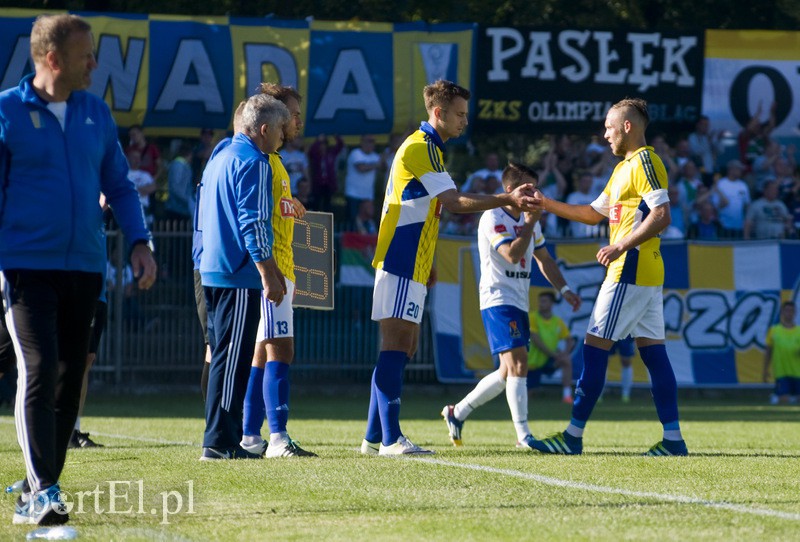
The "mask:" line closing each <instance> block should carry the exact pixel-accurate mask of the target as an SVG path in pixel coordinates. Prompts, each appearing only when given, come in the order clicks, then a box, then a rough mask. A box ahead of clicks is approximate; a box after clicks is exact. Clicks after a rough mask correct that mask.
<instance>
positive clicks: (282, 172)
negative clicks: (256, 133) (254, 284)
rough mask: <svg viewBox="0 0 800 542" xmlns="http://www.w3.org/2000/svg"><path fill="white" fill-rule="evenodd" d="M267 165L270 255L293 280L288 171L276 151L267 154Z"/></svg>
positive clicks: (292, 228)
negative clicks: (270, 228) (269, 197)
mask: <svg viewBox="0 0 800 542" xmlns="http://www.w3.org/2000/svg"><path fill="white" fill-rule="evenodd" d="M269 165H270V166H271V167H272V201H273V208H272V231H273V234H274V241H273V246H272V255H273V257H274V258H275V263H276V264H278V269H280V270H281V273H283V275H284V276H285V277H286V278H287V279H288V280H291V281H292V282H295V275H294V253H293V251H292V241H293V239H294V204H293V203H292V190H291V185H290V182H289V173H288V172H287V171H286V168H285V167H284V165H283V161H282V160H281V156H280V154H278V153H277V152H273V153H272V154H270V155H269Z"/></svg>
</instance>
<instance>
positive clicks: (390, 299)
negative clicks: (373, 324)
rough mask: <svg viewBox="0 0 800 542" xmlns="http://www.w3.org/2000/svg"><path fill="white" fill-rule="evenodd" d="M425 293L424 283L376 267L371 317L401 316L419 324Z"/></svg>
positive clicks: (426, 291)
mask: <svg viewBox="0 0 800 542" xmlns="http://www.w3.org/2000/svg"><path fill="white" fill-rule="evenodd" d="M427 295H428V289H427V288H426V287H425V285H424V284H422V283H420V282H414V281H413V280H411V279H407V278H403V277H398V276H397V275H392V274H391V273H387V272H386V271H384V270H383V269H376V270H375V289H374V290H373V292H372V319H373V320H376V321H380V320H384V319H386V318H401V319H403V320H408V321H409V322H414V323H415V324H419V323H420V322H422V311H423V309H424V307H425V296H427Z"/></svg>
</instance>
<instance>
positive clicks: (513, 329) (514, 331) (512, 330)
mask: <svg viewBox="0 0 800 542" xmlns="http://www.w3.org/2000/svg"><path fill="white" fill-rule="evenodd" d="M508 333H509V335H510V336H511V338H512V339H519V338H520V337H522V332H521V331H520V330H519V327H518V326H517V321H516V320H511V321H510V322H509V323H508Z"/></svg>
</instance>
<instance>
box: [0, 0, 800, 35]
mask: <svg viewBox="0 0 800 542" xmlns="http://www.w3.org/2000/svg"><path fill="white" fill-rule="evenodd" d="M2 4H3V6H5V7H23V8H33V9H42V10H47V9H53V10H55V9H69V10H74V11H99V12H105V11H110V12H121V13H163V14H182V15H232V16H247V17H265V16H273V17H279V18H283V19H305V18H307V17H314V18H316V19H322V20H361V21H386V22H409V21H424V22H429V23H441V22H479V23H481V24H490V25H508V26H548V27H559V28H641V29H649V30H652V29H655V30H658V29H684V30H685V29H696V28H707V29H763V30H796V29H797V28H800V2H797V0H751V1H750V2H737V3H731V2H730V0H705V1H703V2H698V1H697V0H605V1H597V0H569V1H567V0H496V1H488V2H487V1H486V0H439V1H437V2H431V1H430V0H325V1H324V2H321V1H319V0H292V1H291V2H277V1H275V0H214V1H210V0H4V1H3V2H2Z"/></svg>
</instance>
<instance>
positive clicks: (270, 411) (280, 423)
mask: <svg viewBox="0 0 800 542" xmlns="http://www.w3.org/2000/svg"><path fill="white" fill-rule="evenodd" d="M264 404H265V405H266V408H267V423H268V425H269V432H270V434H272V433H283V432H285V431H286V422H287V421H288V420H289V364H288V363H281V362H280V361H268V362H267V373H266V378H264Z"/></svg>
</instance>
